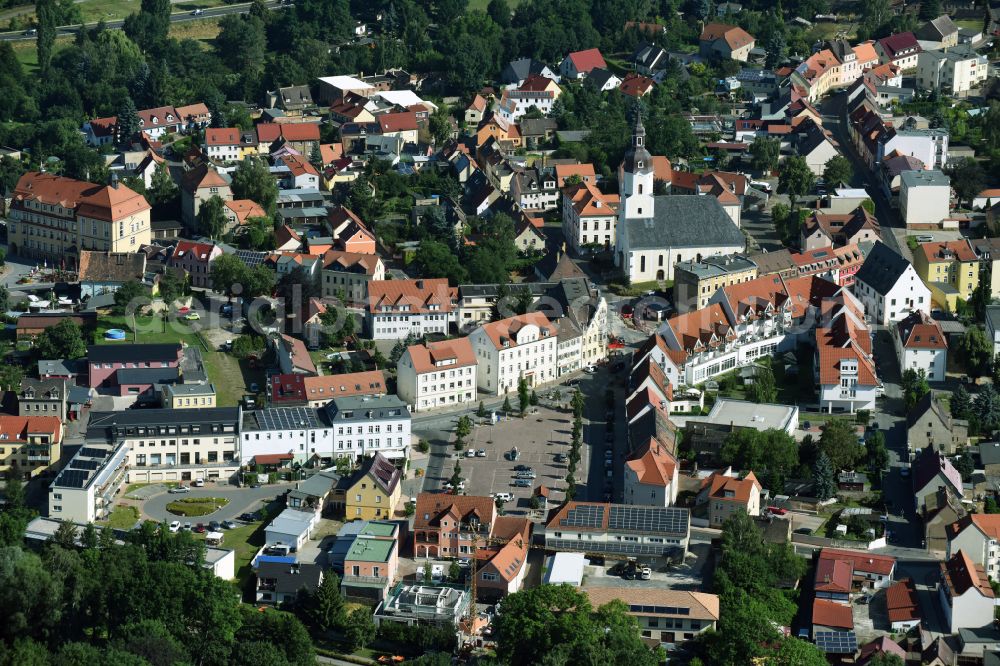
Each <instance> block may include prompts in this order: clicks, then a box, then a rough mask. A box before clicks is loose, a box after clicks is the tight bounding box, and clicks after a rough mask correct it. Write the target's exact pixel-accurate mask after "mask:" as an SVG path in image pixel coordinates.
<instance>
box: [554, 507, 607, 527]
mask: <svg viewBox="0 0 1000 666" xmlns="http://www.w3.org/2000/svg"><path fill="white" fill-rule="evenodd" d="M560 524H561V525H564V526H566V527H590V528H595V529H596V528H599V527H601V526H602V525H603V524H604V505H596V506H595V505H584V506H575V507H573V508H572V509H570V510H569V511H567V512H566V517H565V518H563V519H562V521H560Z"/></svg>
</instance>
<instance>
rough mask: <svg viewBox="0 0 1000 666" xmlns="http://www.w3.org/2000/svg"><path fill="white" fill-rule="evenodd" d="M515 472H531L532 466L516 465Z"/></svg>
mask: <svg viewBox="0 0 1000 666" xmlns="http://www.w3.org/2000/svg"><path fill="white" fill-rule="evenodd" d="M514 471H515V472H530V471H531V468H530V467H528V466H527V465H514Z"/></svg>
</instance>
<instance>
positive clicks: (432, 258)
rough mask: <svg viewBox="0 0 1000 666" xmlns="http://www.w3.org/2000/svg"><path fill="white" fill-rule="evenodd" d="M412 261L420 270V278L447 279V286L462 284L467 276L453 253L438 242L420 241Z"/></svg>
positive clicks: (463, 267)
mask: <svg viewBox="0 0 1000 666" xmlns="http://www.w3.org/2000/svg"><path fill="white" fill-rule="evenodd" d="M413 261H414V263H415V264H416V265H417V267H418V268H419V269H420V274H421V275H422V276H424V277H426V278H448V284H450V285H451V286H457V285H459V284H462V283H463V282H465V280H466V276H467V275H468V273H467V271H466V269H465V266H463V265H462V262H461V261H459V258H458V257H457V256H456V255H455V253H454V252H452V251H451V249H450V248H449V247H448V246H447V245H445V244H444V243H440V242H438V241H434V240H423V241H421V242H420V248H419V249H418V250H417V252H416V254H415V255H414V258H413Z"/></svg>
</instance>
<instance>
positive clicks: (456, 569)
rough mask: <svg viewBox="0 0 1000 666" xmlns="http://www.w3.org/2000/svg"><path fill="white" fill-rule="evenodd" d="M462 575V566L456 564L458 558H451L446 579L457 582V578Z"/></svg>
mask: <svg viewBox="0 0 1000 666" xmlns="http://www.w3.org/2000/svg"><path fill="white" fill-rule="evenodd" d="M461 577H462V567H460V566H459V565H458V560H452V561H451V564H450V565H449V566H448V580H450V581H451V582H453V583H456V582H458V579H459V578H461Z"/></svg>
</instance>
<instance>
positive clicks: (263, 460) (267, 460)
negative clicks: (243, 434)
mask: <svg viewBox="0 0 1000 666" xmlns="http://www.w3.org/2000/svg"><path fill="white" fill-rule="evenodd" d="M294 457H295V456H293V455H292V454H291V453H258V454H257V455H255V456H254V457H253V459H254V462H256V463H257V464H258V465H280V464H281V463H283V462H285V461H288V460H292V459H293V458H294Z"/></svg>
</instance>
